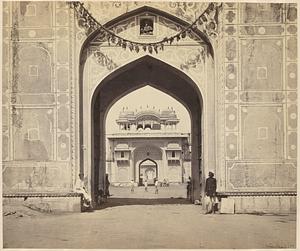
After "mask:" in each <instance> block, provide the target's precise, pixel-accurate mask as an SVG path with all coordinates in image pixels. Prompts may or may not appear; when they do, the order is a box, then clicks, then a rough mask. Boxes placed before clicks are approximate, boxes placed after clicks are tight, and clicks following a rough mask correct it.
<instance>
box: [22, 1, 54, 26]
mask: <svg viewBox="0 0 300 251" xmlns="http://www.w3.org/2000/svg"><path fill="white" fill-rule="evenodd" d="M18 4H19V8H18V9H19V11H20V12H19V26H20V27H43V26H52V13H53V9H52V3H51V2H48V1H47V2H46V1H44V2H35V1H33V2H25V1H20V2H19V3H18Z"/></svg>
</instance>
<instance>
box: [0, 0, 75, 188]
mask: <svg viewBox="0 0 300 251" xmlns="http://www.w3.org/2000/svg"><path fill="white" fill-rule="evenodd" d="M3 14H4V26H5V28H4V30H5V33H4V41H5V48H6V49H7V51H6V54H5V55H3V59H4V65H5V67H4V69H3V73H4V76H5V77H4V79H3V80H4V81H3V83H4V85H3V88H4V90H5V91H4V92H3V95H4V97H5V98H4V99H3V104H2V105H3V108H4V111H5V112H4V115H5V119H4V121H5V123H4V124H3V131H4V134H3V139H4V144H3V153H4V159H3V160H4V161H5V162H4V166H5V172H3V177H4V180H3V181H4V186H5V187H6V189H9V188H11V190H12V191H15V190H16V189H25V188H26V184H27V185H28V184H32V185H30V186H29V187H27V188H30V189H36V191H38V190H39V189H40V190H42V191H46V190H55V189H56V190H57V189H59V188H60V187H62V188H65V189H67V190H70V188H71V185H72V182H71V181H72V179H71V176H70V175H71V174H72V169H74V167H75V163H74V161H73V162H72V161H71V156H72V155H71V146H70V143H71V140H72V139H71V134H72V132H71V131H72V129H74V128H72V123H71V121H72V119H71V103H72V102H71V96H72V92H71V88H70V86H71V85H72V82H71V81H70V80H71V78H70V76H71V75H72V71H71V67H70V66H72V65H73V63H72V58H71V51H72V50H71V48H72V43H71V42H70V41H72V38H71V35H72V33H71V32H72V29H71V28H70V23H71V21H70V18H71V16H70V10H69V7H68V6H67V5H66V4H65V3H56V2H5V4H4V8H3ZM73 133H74V130H73ZM42 169H43V170H42ZM36 173H39V174H38V175H36ZM40 173H43V175H42V174H40ZM18 174H20V175H19V176H18ZM41 175H42V176H43V177H44V178H45V179H47V181H40V180H39V181H35V180H37V179H38V178H36V177H38V176H41ZM16 176H18V179H17V180H18V182H17V181H14V179H15V178H16ZM32 176H34V177H35V178H34V177H33V178H32ZM59 176H63V177H59ZM58 177H59V178H58ZM31 179H32V180H31ZM28 182H29V183H28ZM15 183H16V184H15ZM21 184H23V185H21ZM34 184H35V185H34ZM31 186H32V187H31Z"/></svg>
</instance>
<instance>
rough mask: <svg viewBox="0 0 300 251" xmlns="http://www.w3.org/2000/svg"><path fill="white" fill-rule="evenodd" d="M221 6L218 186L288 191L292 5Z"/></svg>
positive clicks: (292, 180)
mask: <svg viewBox="0 0 300 251" xmlns="http://www.w3.org/2000/svg"><path fill="white" fill-rule="evenodd" d="M224 7H225V8H224V17H223V18H224V23H225V25H224V28H223V31H224V36H225V37H226V39H225V52H224V53H225V60H224V64H225V65H224V67H225V69H226V72H225V76H226V80H225V94H224V95H225V111H226V112H225V128H224V129H225V131H224V133H225V155H226V158H225V166H226V169H227V170H226V174H225V177H226V187H225V188H224V190H227V191H231V190H233V191H243V190H246V191H248V190H252V189H254V190H255V188H257V187H260V188H261V189H263V190H267V191H268V190H270V191H274V190H275V191H276V190H278V189H281V188H282V189H287V190H288V189H290V190H294V189H295V188H296V155H295V154H294V153H295V152H294V151H295V150H296V148H297V144H296V138H297V136H296V135H297V134H296V131H295V130H294V129H295V128H296V127H297V122H296V121H297V112H296V111H297V106H296V103H295V102H296V100H297V94H296V92H295V91H296V89H297V86H296V79H297V76H296V74H297V73H296V72H295V67H296V60H297V58H296V52H297V47H296V45H295V42H296V34H297V28H296V26H295V22H296V16H297V15H296V13H297V10H296V5H295V4H280V3H226V4H225V6H224ZM221 164H222V162H221ZM266 177H268V179H269V180H268V181H267V178H266Z"/></svg>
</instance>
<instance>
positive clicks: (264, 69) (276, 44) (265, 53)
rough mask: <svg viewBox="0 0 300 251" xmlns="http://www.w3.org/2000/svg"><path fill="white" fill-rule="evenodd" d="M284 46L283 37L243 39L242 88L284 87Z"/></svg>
mask: <svg viewBox="0 0 300 251" xmlns="http://www.w3.org/2000/svg"><path fill="white" fill-rule="evenodd" d="M282 48H283V42H282V39H268V40H262V39H247V40H241V55H242V59H241V72H242V76H241V77H242V89H244V90H281V89H282V67H283V50H282Z"/></svg>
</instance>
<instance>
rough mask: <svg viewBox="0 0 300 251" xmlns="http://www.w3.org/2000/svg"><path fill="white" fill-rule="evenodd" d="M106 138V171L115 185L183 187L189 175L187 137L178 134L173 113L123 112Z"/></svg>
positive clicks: (175, 117) (189, 160)
mask: <svg viewBox="0 0 300 251" xmlns="http://www.w3.org/2000/svg"><path fill="white" fill-rule="evenodd" d="M116 122H117V124H118V125H119V132H116V133H114V134H108V135H106V136H107V141H108V146H107V149H108V153H107V156H106V158H107V159H106V162H107V164H106V171H107V173H108V174H109V178H110V182H111V183H112V184H114V185H128V184H130V181H131V180H133V181H134V182H135V183H137V184H138V185H143V184H144V181H145V180H147V182H148V184H149V185H153V184H154V179H157V180H158V181H159V182H162V183H163V182H168V183H177V184H180V183H183V182H186V181H187V180H188V177H189V176H190V175H191V159H190V155H191V152H190V150H191V149H190V134H188V133H179V132H178V131H177V124H178V123H179V122H180V121H179V119H178V118H177V116H176V113H175V111H174V110H171V109H170V108H169V109H167V110H162V111H157V110H155V109H147V110H141V111H139V112H138V111H136V112H134V111H128V110H125V111H124V110H123V111H122V112H121V113H120V116H119V118H118V119H117V121H116Z"/></svg>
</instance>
